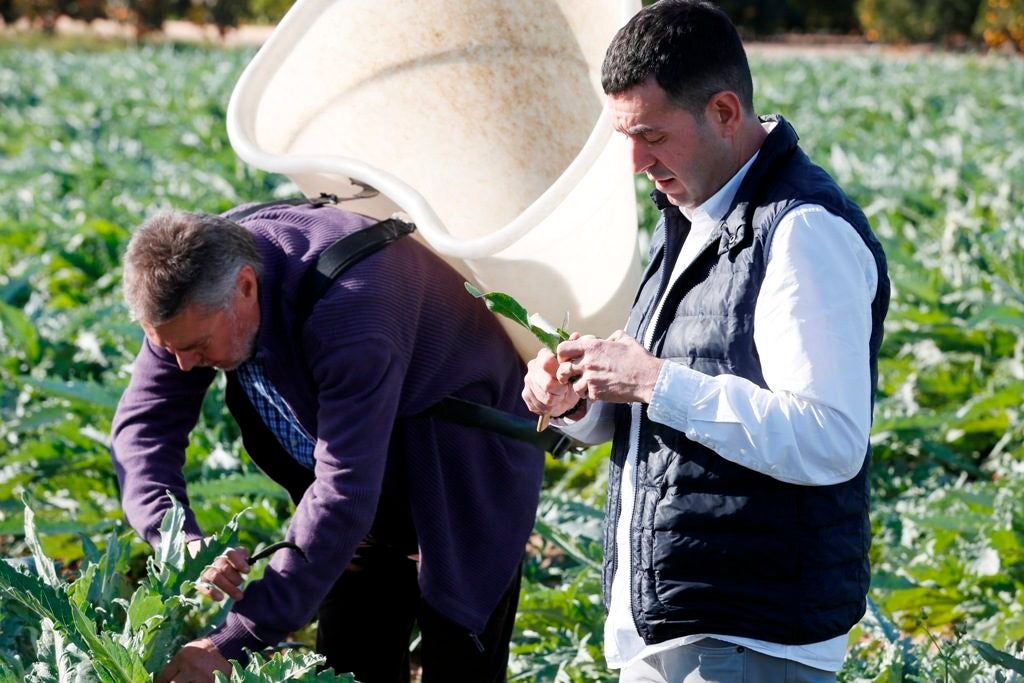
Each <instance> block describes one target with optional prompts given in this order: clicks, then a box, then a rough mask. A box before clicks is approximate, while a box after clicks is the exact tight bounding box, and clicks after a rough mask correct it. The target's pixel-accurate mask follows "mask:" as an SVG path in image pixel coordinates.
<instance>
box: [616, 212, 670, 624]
mask: <svg viewBox="0 0 1024 683" xmlns="http://www.w3.org/2000/svg"><path fill="white" fill-rule="evenodd" d="M669 210H672V209H669ZM671 237H672V233H671V232H670V231H669V229H668V217H667V216H666V218H665V244H664V246H662V257H661V283H660V284H659V286H658V293H657V294H656V295H655V297H654V305H655V309H654V316H653V318H652V319H651V320H650V321H648V323H647V324H646V325H644V327H643V330H642V331H641V330H639V329H638V330H637V332H638V334H639V336H640V340H639V341H640V344H641V345H642V346H643V347H644V348H645V349H647V351H648V352H649V351H650V350H651V348H650V346H653V344H654V334H655V333H657V331H658V322H659V321H660V320H661V312H662V310H664V306H662V305H660V304H661V303H662V299H663V298H664V297H665V296H666V295H667V294H668V292H667V290H668V288H669V282H668V280H669V279H670V278H671V277H672V271H671V270H670V269H669V268H668V255H669V254H670V253H671V252H670V251H669V242H670V241H671ZM673 265H674V262H673ZM651 325H653V326H654V327H653V328H652V327H651ZM648 329H651V330H652V332H651V344H650V346H649V345H648V344H646V343H644V337H646V336H647V330H648ZM639 408H640V409H639V411H638V415H637V418H638V419H637V425H636V443H635V444H634V448H633V453H634V454H635V457H634V458H633V472H632V474H633V518H634V519H635V518H636V515H637V500H638V498H639V497H640V486H639V480H638V475H639V473H640V442H641V441H642V439H641V438H640V437H641V431H642V430H643V424H644V410H645V408H644V406H643V404H640V406H639ZM630 419H632V409H631V410H630ZM626 460H627V461H628V460H629V453H628V452H627V453H626ZM619 490H620V491H621V490H622V482H621V481H620V482H619ZM618 517H619V519H616V520H615V524H616V528H618V524H619V523H620V520H621V518H622V501H621V496H620V500H619V515H618ZM626 537H627V539H628V540H629V547H628V548H627V552H629V553H630V555H632V553H633V519H630V520H629V533H628V534H627V536H626ZM612 542H613V544H614V550H615V553H614V555H613V556H612V557H613V561H612V582H613V583H614V582H615V576H616V574H618V572H619V544H618V534H617V533H616V534H614V535H613V537H612ZM642 554H643V553H641V555H642ZM630 568H631V570H632V571H631V572H630V573H631V574H632V573H634V572H635V571H636V567H633V566H632V558H630ZM627 586H628V587H629V615H630V617H632V619H633V628H635V629H636V632H637V634H638V635H639V636H640V638H641V639H642V640H643V641H644V642H645V643H646V642H647V639H646V638H645V637H644V635H643V633H641V631H640V621H639V619H638V618H637V612H638V611H639V610H637V609H634V604H633V578H632V576H630V577H627Z"/></svg>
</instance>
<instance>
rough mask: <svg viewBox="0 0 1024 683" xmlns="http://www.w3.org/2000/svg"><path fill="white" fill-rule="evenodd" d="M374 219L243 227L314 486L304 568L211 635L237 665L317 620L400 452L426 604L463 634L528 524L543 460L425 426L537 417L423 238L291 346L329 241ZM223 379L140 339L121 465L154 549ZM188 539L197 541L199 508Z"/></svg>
mask: <svg viewBox="0 0 1024 683" xmlns="http://www.w3.org/2000/svg"><path fill="white" fill-rule="evenodd" d="M372 222H373V221H372V220H371V219H368V218H366V217H364V216H360V215H356V214H351V213H347V212H344V211H340V210H338V209H335V208H331V207H326V208H319V209H317V208H312V207H306V206H303V207H297V208H296V207H289V206H284V205H279V206H274V207H270V208H267V209H263V210H261V211H259V212H257V213H255V214H253V215H252V216H250V217H248V218H246V219H245V220H244V221H243V224H244V225H245V226H246V227H247V228H248V229H249V230H250V231H251V232H252V233H253V235H254V236H255V238H256V241H257V243H258V246H259V249H260V252H261V254H262V256H263V259H264V272H263V274H262V276H261V278H260V286H259V299H260V311H261V322H260V329H259V332H258V335H257V340H256V346H257V353H258V354H260V355H261V357H262V359H263V362H264V368H265V371H266V375H267V377H268V379H269V380H270V381H271V382H272V383H273V385H274V386H275V387H276V388H277V390H278V391H279V392H280V394H281V396H282V397H283V398H284V399H285V400H286V401H287V402H288V404H289V406H291V408H292V410H293V411H294V413H295V415H296V417H297V418H298V420H299V421H300V422H301V423H302V425H303V427H305V428H306V430H308V431H309V433H310V434H314V435H316V437H317V443H316V449H315V457H316V466H315V479H314V481H313V483H312V485H310V486H309V488H308V489H307V490H306V491H305V494H304V495H303V496H302V498H301V500H300V501H299V503H298V505H297V506H296V510H295V515H294V516H293V517H292V520H291V523H290V524H289V527H288V532H287V539H288V540H290V541H292V542H294V543H296V544H298V545H299V546H300V547H301V548H303V549H304V550H305V552H306V553H307V555H308V556H309V563H308V564H307V563H305V562H303V561H302V560H301V558H299V557H297V555H296V554H295V553H288V552H285V553H277V554H276V555H275V556H274V558H273V560H272V561H271V563H270V566H269V567H268V568H267V571H266V573H265V575H264V577H263V579H262V580H260V581H255V582H253V583H251V584H250V585H249V586H248V587H247V588H246V591H245V599H244V600H242V601H241V602H239V603H237V604H236V605H235V606H234V607H233V608H232V610H231V612H230V613H229V615H228V618H227V621H226V623H225V624H224V625H223V626H222V627H221V628H219V629H217V630H216V631H215V632H214V633H213V634H212V635H211V637H212V638H213V640H214V642H215V643H216V645H217V647H218V648H219V649H220V651H221V653H222V654H223V655H225V656H226V657H229V658H233V657H238V656H239V655H240V654H241V652H242V648H243V647H248V648H251V649H259V648H261V647H263V646H266V645H271V644H274V643H276V642H278V641H279V640H280V639H281V638H282V637H284V636H285V635H286V634H288V633H290V632H292V631H294V630H297V629H299V628H301V627H302V626H304V625H305V624H306V623H308V622H309V621H310V620H311V619H312V617H313V615H314V614H315V612H316V610H317V608H318V607H319V605H320V602H321V601H322V599H323V598H324V596H325V595H326V594H327V592H328V590H329V589H330V588H331V586H332V585H333V584H334V582H335V581H336V580H337V579H338V577H339V576H340V575H341V572H342V571H343V570H344V569H345V567H346V565H347V564H348V562H349V560H350V559H351V557H352V555H353V553H354V551H355V547H356V545H357V544H358V543H359V542H360V541H361V540H362V539H363V538H364V537H365V536H366V534H367V532H368V530H369V529H370V526H371V523H372V521H373V519H374V513H375V510H376V507H377V502H378V499H379V498H380V493H381V488H382V482H383V480H384V473H385V464H386V461H387V459H388V457H389V442H392V440H393V439H394V441H393V442H392V443H393V444H394V443H397V444H404V447H403V448H402V460H403V461H404V464H403V465H402V467H404V472H403V474H404V475H405V477H406V478H407V479H408V482H409V503H410V507H411V512H412V521H413V524H414V526H415V529H416V535H417V538H418V543H419V550H420V560H421V564H420V573H419V582H420V587H421V590H422V593H423V597H424V599H425V600H426V601H427V602H428V603H429V604H430V605H431V606H432V607H434V608H435V609H436V610H438V611H439V612H440V613H442V614H444V615H445V616H447V617H448V618H450V619H452V620H453V621H454V622H456V623H458V624H460V625H462V626H464V627H465V628H466V629H467V630H468V631H470V632H474V633H479V632H480V631H482V630H483V628H484V625H485V624H486V621H487V618H488V616H489V614H490V612H491V611H493V609H494V607H495V606H496V605H497V602H498V600H499V598H500V596H501V594H502V593H503V592H504V590H505V589H506V588H507V587H508V585H509V582H510V581H511V580H512V578H513V576H514V574H515V572H516V571H517V568H518V565H519V563H520V561H521V558H522V554H523V550H524V545H525V542H526V540H527V537H528V535H529V533H530V531H531V529H532V527H533V520H534V515H535V511H536V505H537V499H538V495H539V490H540V484H541V476H542V471H543V464H544V461H543V456H542V454H541V453H540V452H539V451H538V450H537V449H535V448H533V447H532V446H529V445H527V444H524V443H522V442H519V441H515V440H512V439H507V438H504V437H499V436H497V435H495V434H491V433H489V432H485V431H483V430H480V429H474V428H467V427H460V426H457V425H454V424H451V423H447V422H442V421H439V420H434V419H428V418H420V417H415V416H416V415H418V414H419V413H421V412H422V411H424V410H425V409H427V408H429V407H430V406H432V405H434V404H435V403H437V402H438V401H439V400H440V399H442V398H444V397H445V396H449V395H454V396H459V397H462V398H466V399H469V400H474V401H478V402H480V403H485V404H488V405H492V406H495V407H498V408H502V409H505V410H509V411H514V412H518V413H520V414H524V415H525V414H527V413H526V412H525V408H524V407H523V405H522V401H521V399H520V392H521V389H522V376H523V366H522V361H521V360H520V359H519V357H518V356H517V354H516V352H515V350H514V349H513V347H512V344H511V342H510V341H509V340H508V337H507V336H506V335H505V333H504V332H503V330H502V329H501V327H500V325H499V324H498V323H497V321H496V320H495V318H494V316H493V315H492V314H491V313H490V312H488V311H487V309H486V308H485V307H484V306H483V305H482V304H481V303H480V302H479V301H476V300H474V299H473V298H472V297H470V296H469V295H468V294H467V293H466V292H465V290H464V289H463V286H462V281H463V279H462V277H461V276H460V275H458V273H457V272H456V271H455V270H454V269H452V268H451V267H449V266H448V265H447V264H445V263H444V262H443V261H442V260H441V259H440V258H438V257H437V256H436V255H434V254H433V253H432V252H430V250H428V249H427V248H425V247H424V246H423V245H421V244H420V243H419V242H417V241H416V240H415V239H414V238H409V237H407V238H404V239H401V240H399V241H398V242H396V243H394V244H391V245H389V246H388V247H386V248H384V249H382V250H380V251H378V252H376V253H375V254H372V255H370V256H369V257H367V258H366V259H364V260H363V261H361V262H359V263H358V264H356V265H355V266H353V267H352V268H351V269H350V270H348V271H347V272H346V273H345V274H344V275H342V276H341V277H340V278H339V279H338V280H337V281H336V282H335V283H334V284H333V285H332V287H331V288H330V289H329V290H328V292H327V293H326V294H325V295H324V296H323V297H322V298H321V299H320V301H319V302H318V303H317V305H316V306H315V307H314V309H313V312H312V314H311V315H310V317H309V320H308V322H307V324H306V325H305V326H304V327H303V328H302V331H301V333H296V331H295V325H294V323H295V321H294V315H295V310H296V305H295V304H296V302H295V298H296V290H297V286H298V282H299V279H300V277H301V275H302V273H303V271H304V269H305V268H306V267H307V266H308V265H309V263H310V262H311V261H312V260H313V259H315V257H316V256H317V255H318V254H319V253H320V252H321V251H322V250H323V249H324V248H325V247H327V246H328V245H329V244H331V243H332V242H334V241H335V240H337V239H338V238H340V237H341V236H343V235H346V234H348V233H350V232H352V231H353V230H357V229H359V228H361V227H364V226H366V225H369V224H370V223H372ZM215 374H216V372H215V371H214V370H212V369H208V368H196V369H193V370H191V371H189V372H182V371H181V370H180V369H179V368H178V366H177V364H176V363H175V361H174V358H173V356H171V355H169V354H168V353H166V352H165V351H163V350H162V349H158V348H154V347H153V346H151V345H150V344H149V343H148V341H143V344H142V349H141V350H140V352H139V356H138V358H137V359H136V362H135V367H134V370H133V372H132V378H131V381H130V383H129V385H128V388H127V389H126V390H125V393H124V395H123V396H122V397H121V401H120V403H119V405H118V408H117V414H116V415H115V418H114V423H113V444H112V454H113V460H114V466H115V469H116V471H117V475H118V480H119V481H120V484H121V494H122V495H121V497H122V501H123V505H124V511H125V516H126V517H127V519H128V521H129V523H130V524H131V525H132V527H133V528H134V529H135V530H136V531H137V532H138V533H139V534H141V535H142V536H143V537H145V538H146V540H147V541H149V542H150V543H154V542H156V541H157V540H159V532H158V528H159V525H160V521H161V519H162V517H163V514H164V512H165V510H166V508H167V507H168V503H167V502H166V501H167V499H166V496H165V495H164V492H165V491H166V490H169V491H171V492H172V493H173V494H174V495H175V496H176V497H177V498H178V499H179V500H180V501H182V503H183V504H185V505H186V508H187V505H188V498H187V497H186V494H185V480H184V477H183V474H182V465H183V463H184V460H185V447H186V445H187V442H188V435H189V432H190V431H191V430H192V428H193V427H194V426H195V424H196V421H197V419H198V416H199V410H200V406H201V403H202V400H203V397H204V395H205V393H206V390H207V387H208V386H209V384H210V382H211V381H212V380H213V378H214V376H215ZM244 430H245V427H244V425H243V432H244ZM391 452H392V456H391V457H394V448H392V449H391ZM268 471H269V470H268ZM186 531H187V532H188V534H189V536H190V537H199V536H200V535H201V531H200V529H199V527H198V526H197V524H196V522H195V517H194V515H193V514H192V512H191V510H187V520H186ZM352 618H353V619H358V618H359V615H352Z"/></svg>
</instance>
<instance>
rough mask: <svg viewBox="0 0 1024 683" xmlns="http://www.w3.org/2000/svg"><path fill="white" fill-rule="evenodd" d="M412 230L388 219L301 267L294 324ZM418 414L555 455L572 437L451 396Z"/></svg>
mask: <svg viewBox="0 0 1024 683" xmlns="http://www.w3.org/2000/svg"><path fill="white" fill-rule="evenodd" d="M232 218H233V217H232ZM233 219H234V218H233ZM234 220H237V219H234ZM415 230H416V226H415V225H413V224H411V223H406V222H404V221H400V220H398V219H397V218H389V219H388V220H384V221H381V222H379V223H375V224H373V225H371V226H368V227H366V228H363V229H361V230H359V231H357V232H353V233H351V234H349V235H346V236H344V237H342V238H341V239H340V240H338V241H337V242H335V243H333V244H332V245H331V246H329V247H327V248H326V249H324V250H323V252H321V254H320V256H319V257H318V258H317V261H316V264H314V265H313V266H310V267H309V268H308V269H307V270H306V272H305V273H304V274H303V276H302V280H301V281H300V282H299V292H298V293H299V295H298V299H297V301H298V303H297V305H298V307H299V310H298V311H297V316H296V319H295V320H296V323H295V324H296V327H297V328H301V327H302V326H303V325H304V324H305V323H306V320H307V319H308V318H309V315H310V314H311V313H312V312H313V306H315V305H316V302H317V301H319V300H320V297H322V296H323V295H324V293H325V292H326V291H327V290H328V289H329V288H330V286H331V283H333V282H334V281H335V280H336V279H337V278H338V277H339V276H340V275H341V274H342V273H344V272H345V271H346V270H348V269H349V268H351V267H352V266H353V265H355V264H356V263H358V262H359V261H361V260H362V259H364V258H366V257H367V256H369V255H370V254H372V253H373V252H375V251H378V250H379V249H383V248H384V247H385V246H387V245H389V244H391V243H392V242H394V241H395V240H398V239H401V238H402V237H404V236H405V235H408V234H410V233H412V232H414V231H415ZM421 415H422V416H423V417H436V418H438V419H441V420H445V421H447V422H454V423H456V424H461V425H464V426H470V427H477V428H479V429H486V430H488V431H491V432H495V433H497V434H501V435H503V436H507V437H511V438H513V439H519V440H521V441H526V442H527V443H531V444H533V445H534V446H537V447H539V448H541V449H543V450H546V451H548V452H550V453H552V454H553V455H555V456H559V455H561V454H562V453H564V452H565V451H566V450H567V449H568V448H570V447H571V446H572V440H571V439H569V438H568V437H566V436H565V435H563V434H561V433H560V432H558V431H557V430H553V429H550V428H549V429H547V430H545V431H543V432H540V433H538V432H537V431H536V427H535V423H534V421H533V420H528V419H526V418H523V417H519V416H518V415H514V414H512V413H506V412H504V411H502V410H498V409H496V408H492V407H490V406H485V405H480V404H478V403H472V402H470V401H465V400H462V399H458V398H455V397H453V396H449V397H447V398H444V399H442V400H441V402H440V403H438V404H437V405H435V406H433V407H431V408H430V409H428V410H427V411H425V412H424V413H422V414H421Z"/></svg>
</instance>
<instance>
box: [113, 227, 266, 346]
mask: <svg viewBox="0 0 1024 683" xmlns="http://www.w3.org/2000/svg"><path fill="white" fill-rule="evenodd" d="M243 266H251V267H252V269H253V270H254V271H256V276H257V277H259V275H260V274H261V273H262V271H263V261H262V259H261V258H260V253H259V250H258V249H257V248H256V240H255V239H254V238H253V236H252V235H251V234H250V233H249V231H248V230H246V229H245V228H243V227H242V226H240V225H238V224H237V223H233V222H232V221H229V220H228V219H226V218H221V217H220V216H215V215H213V214H208V213H199V212H196V213H189V212H185V211H172V212H169V213H163V214H159V215H157V216H154V217H152V218H150V219H149V220H147V221H146V222H145V223H143V224H142V225H141V226H139V227H138V228H137V229H136V231H135V234H134V235H132V238H131V241H130V242H128V249H127V251H126V252H125V257H124V299H125V302H126V303H127V304H128V310H129V312H130V313H131V316H132V318H133V319H134V320H136V321H138V322H145V323H148V324H150V325H153V326H158V325H163V324H164V323H166V322H168V321H170V320H171V319H172V318H174V317H175V316H177V315H178V314H179V313H181V312H182V311H184V310H185V308H187V307H188V306H190V305H192V304H199V305H200V306H202V307H203V308H204V309H205V310H207V311H215V310H220V309H224V308H227V307H228V306H229V305H230V303H231V301H232V298H233V296H234V292H235V282H236V279H237V277H238V273H239V271H240V270H241V269H242V267H243Z"/></svg>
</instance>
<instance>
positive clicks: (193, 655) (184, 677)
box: [156, 638, 231, 683]
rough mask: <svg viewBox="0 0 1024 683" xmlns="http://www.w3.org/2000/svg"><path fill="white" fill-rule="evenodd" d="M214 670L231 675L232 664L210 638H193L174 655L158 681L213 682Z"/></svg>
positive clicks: (174, 682)
mask: <svg viewBox="0 0 1024 683" xmlns="http://www.w3.org/2000/svg"><path fill="white" fill-rule="evenodd" d="M214 671H223V672H224V673H225V674H227V675H228V676H230V675H231V665H230V664H228V660H226V659H224V657H222V656H221V654H220V651H218V650H217V647H216V646H215V645H214V644H213V641H211V640H210V639H209V638H202V639H200V640H193V641H192V642H191V643H188V644H187V645H185V646H184V647H183V648H181V649H180V650H179V651H178V654H176V655H174V657H173V658H172V659H171V661H170V662H168V663H167V666H165V667H164V670H163V671H161V672H160V675H159V676H157V677H156V683H211V682H212V681H213V680H214V678H213V672H214Z"/></svg>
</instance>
